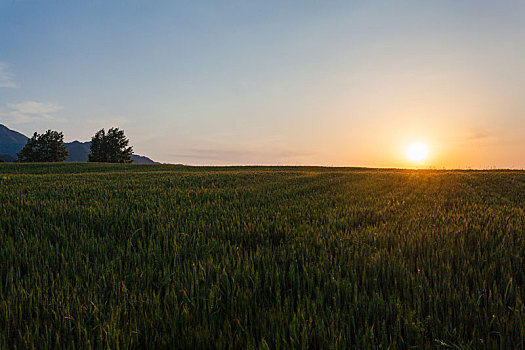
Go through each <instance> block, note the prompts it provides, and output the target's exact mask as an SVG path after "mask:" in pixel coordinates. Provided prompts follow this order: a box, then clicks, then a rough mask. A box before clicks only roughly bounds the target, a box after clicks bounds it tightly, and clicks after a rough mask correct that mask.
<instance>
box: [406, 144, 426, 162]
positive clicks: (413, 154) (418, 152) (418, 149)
mask: <svg viewBox="0 0 525 350" xmlns="http://www.w3.org/2000/svg"><path fill="white" fill-rule="evenodd" d="M406 156H407V158H408V159H410V160H411V161H413V162H422V161H424V160H425V159H427V157H428V147H427V146H426V145H425V144H424V143H422V142H414V143H411V144H410V145H408V147H407V148H406Z"/></svg>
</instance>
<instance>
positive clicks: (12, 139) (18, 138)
mask: <svg viewBox="0 0 525 350" xmlns="http://www.w3.org/2000/svg"><path fill="white" fill-rule="evenodd" d="M26 142H27V137H26V136H25V135H22V134H21V133H19V132H17V131H14V130H11V129H9V128H7V127H5V126H4V125H2V124H0V154H2V155H4V154H9V155H11V156H13V157H15V158H16V154H17V153H18V152H20V150H21V149H22V148H23V147H24V146H25V144H26Z"/></svg>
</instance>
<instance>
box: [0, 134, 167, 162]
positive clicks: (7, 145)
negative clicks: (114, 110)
mask: <svg viewBox="0 0 525 350" xmlns="http://www.w3.org/2000/svg"><path fill="white" fill-rule="evenodd" d="M28 139H29V138H28V137H27V136H25V135H24V134H22V133H20V132H18V131H16V130H12V129H9V128H8V127H7V126H5V125H3V124H0V158H2V159H3V160H4V161H6V162H10V161H13V159H16V158H17V153H18V152H20V150H21V149H22V148H23V147H24V146H25V144H26V143H27V140H28ZM64 145H66V148H67V150H68V152H69V156H68V158H67V159H66V162H87V161H88V155H89V153H90V151H91V150H90V147H91V142H90V141H86V142H81V141H78V140H75V141H72V142H64ZM131 160H132V161H133V163H134V164H159V163H158V162H155V161H153V160H151V159H150V158H148V157H146V156H141V155H138V154H132V155H131Z"/></svg>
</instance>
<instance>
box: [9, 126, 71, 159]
mask: <svg viewBox="0 0 525 350" xmlns="http://www.w3.org/2000/svg"><path fill="white" fill-rule="evenodd" d="M68 155H69V153H68V151H67V149H66V146H65V145H64V134H62V133H61V132H58V131H53V130H48V131H46V133H44V134H38V133H36V132H35V133H34V134H33V137H31V138H30V139H29V140H27V143H26V145H25V146H24V148H22V150H21V151H20V153H18V161H19V162H63V161H64V160H66V159H67V156H68Z"/></svg>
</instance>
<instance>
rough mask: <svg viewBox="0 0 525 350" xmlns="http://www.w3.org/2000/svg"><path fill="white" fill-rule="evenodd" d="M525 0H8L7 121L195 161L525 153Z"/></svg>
mask: <svg viewBox="0 0 525 350" xmlns="http://www.w3.org/2000/svg"><path fill="white" fill-rule="evenodd" d="M524 18H525V3H523V2H521V1H505V2H494V1H452V0H450V1H424V2H422V1H396V2H393V1H366V2H365V1H259V2H248V1H220V2H219V1H213V2H211V1H192V2H190V1H186V2H179V1H129V0H128V1H73V0H69V1H65V0H63V1H55V0H46V1H30V0H25V1H13V0H10V1H6V0H0V123H3V124H6V125H7V126H9V127H10V128H13V129H16V130H19V131H21V132H24V133H25V134H31V133H32V132H34V131H39V132H41V131H44V130H46V129H49V128H52V129H56V130H62V131H64V134H65V138H66V140H68V141H69V140H74V139H78V140H82V141H84V140H89V138H90V137H91V136H92V135H93V134H94V133H95V132H96V131H97V130H98V129H100V128H102V127H105V128H107V127H111V126H118V127H121V128H123V129H125V130H126V134H127V135H128V136H129V137H130V139H131V142H132V144H133V145H134V148H135V151H136V152H137V153H139V154H145V155H148V156H150V157H151V158H153V159H156V160H159V161H163V162H172V163H185V164H319V165H347V166H353V165H355V166H410V165H411V164H409V163H407V160H406V159H404V156H403V147H405V146H406V144H407V143H410V142H412V141H416V140H419V141H422V142H425V143H426V144H427V145H428V147H429V149H430V154H431V157H430V159H429V160H428V163H427V164H426V165H428V166H436V167H486V166H498V167H519V168H521V167H525V159H524V157H523V154H525V141H524V140H523V139H524V138H523V137H522V135H524V134H525V116H524V111H525V100H524V99H523V96H522V93H523V91H525V89H524V88H525V40H523V39H524V38H525V25H524V22H525V21H523V19H524Z"/></svg>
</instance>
